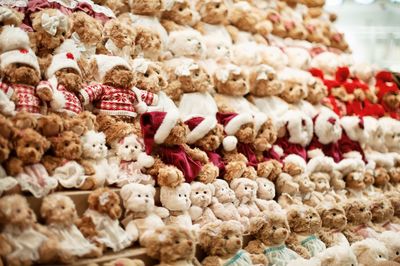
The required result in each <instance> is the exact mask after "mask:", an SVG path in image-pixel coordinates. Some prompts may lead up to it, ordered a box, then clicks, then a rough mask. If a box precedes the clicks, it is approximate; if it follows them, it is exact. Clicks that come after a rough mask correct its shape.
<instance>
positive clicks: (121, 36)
mask: <svg viewBox="0 0 400 266" xmlns="http://www.w3.org/2000/svg"><path fill="white" fill-rule="evenodd" d="M135 40H136V32H135V29H134V28H133V27H132V26H131V25H130V24H128V23H124V21H123V20H121V19H119V18H115V19H111V20H109V21H107V22H106V23H105V24H104V28H103V34H102V41H101V44H100V45H98V46H97V49H96V53H97V54H107V55H113V56H119V57H122V58H124V59H125V60H126V61H128V62H130V60H131V59H132V58H134V57H135V56H136V49H135Z"/></svg>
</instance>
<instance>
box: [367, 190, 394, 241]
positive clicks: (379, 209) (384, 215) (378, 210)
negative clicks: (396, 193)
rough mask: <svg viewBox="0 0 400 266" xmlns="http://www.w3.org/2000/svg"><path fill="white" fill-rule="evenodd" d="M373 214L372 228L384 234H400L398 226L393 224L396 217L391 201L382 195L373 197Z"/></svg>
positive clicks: (371, 202)
mask: <svg viewBox="0 0 400 266" xmlns="http://www.w3.org/2000/svg"><path fill="white" fill-rule="evenodd" d="M370 204H371V214H372V219H371V221H372V223H373V224H372V226H371V227H372V228H373V229H374V230H375V231H376V232H378V233H382V232H384V231H386V230H390V231H396V232H400V230H399V229H400V227H399V225H398V224H394V223H392V222H391V220H392V219H393V216H394V208H393V206H392V203H391V202H390V200H389V199H388V198H387V197H385V196H384V195H382V194H378V195H376V196H375V197H372V198H371V200H370Z"/></svg>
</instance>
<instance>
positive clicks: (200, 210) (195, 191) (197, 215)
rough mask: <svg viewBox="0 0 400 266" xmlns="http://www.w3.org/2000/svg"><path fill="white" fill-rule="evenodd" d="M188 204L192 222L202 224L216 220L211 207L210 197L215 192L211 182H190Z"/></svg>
mask: <svg viewBox="0 0 400 266" xmlns="http://www.w3.org/2000/svg"><path fill="white" fill-rule="evenodd" d="M190 187H191V192H190V201H191V203H192V206H190V209H189V213H190V217H191V218H192V221H193V223H195V224H199V225H200V227H202V226H203V225H205V224H207V223H210V222H216V221H218V219H217V217H216V216H215V214H214V212H213V211H212V209H211V203H212V198H213V196H214V194H215V187H214V185H213V184H204V183H201V182H192V183H191V184H190Z"/></svg>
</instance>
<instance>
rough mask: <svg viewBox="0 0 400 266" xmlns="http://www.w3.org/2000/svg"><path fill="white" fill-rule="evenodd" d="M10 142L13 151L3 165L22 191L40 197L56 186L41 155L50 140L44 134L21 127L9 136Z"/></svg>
mask: <svg viewBox="0 0 400 266" xmlns="http://www.w3.org/2000/svg"><path fill="white" fill-rule="evenodd" d="M11 143H12V145H13V152H12V153H11V154H10V156H9V158H8V160H7V161H5V162H4V167H5V170H6V172H7V174H8V175H10V176H13V177H15V178H16V180H17V181H18V184H19V186H20V188H21V190H22V191H29V192H30V193H32V195H33V196H35V197H37V198H40V197H43V196H45V195H47V194H48V193H50V192H51V191H52V190H53V189H55V188H56V187H57V186H58V182H57V180H56V179H54V178H51V177H50V176H49V173H48V171H47V170H46V168H45V165H44V158H43V155H44V154H45V152H46V151H47V150H48V149H49V148H50V142H49V141H48V140H47V139H46V138H45V137H44V136H42V135H40V134H39V133H38V132H36V131H35V130H33V129H31V128H28V129H23V130H19V131H16V132H15V134H14V136H11Z"/></svg>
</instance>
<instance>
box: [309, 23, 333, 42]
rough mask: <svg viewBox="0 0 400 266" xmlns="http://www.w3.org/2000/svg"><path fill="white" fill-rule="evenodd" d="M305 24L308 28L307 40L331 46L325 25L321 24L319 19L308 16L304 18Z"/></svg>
mask: <svg viewBox="0 0 400 266" xmlns="http://www.w3.org/2000/svg"><path fill="white" fill-rule="evenodd" d="M304 26H305V28H306V29H307V32H308V34H307V41H309V42H316V43H320V44H323V45H326V46H330V44H331V42H330V40H329V38H328V37H327V36H326V34H325V31H324V27H323V25H321V23H320V20H319V19H315V18H306V19H305V20H304Z"/></svg>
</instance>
